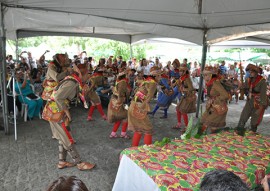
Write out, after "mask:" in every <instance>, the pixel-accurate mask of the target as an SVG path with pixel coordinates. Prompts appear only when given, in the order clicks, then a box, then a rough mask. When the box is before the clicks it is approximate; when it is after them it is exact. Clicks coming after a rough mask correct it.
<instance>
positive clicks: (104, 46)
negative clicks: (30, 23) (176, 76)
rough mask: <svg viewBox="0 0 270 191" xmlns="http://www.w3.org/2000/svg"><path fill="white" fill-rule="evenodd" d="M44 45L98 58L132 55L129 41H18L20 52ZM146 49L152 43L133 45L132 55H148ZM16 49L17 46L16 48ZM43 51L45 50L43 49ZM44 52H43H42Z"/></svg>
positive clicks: (36, 38)
mask: <svg viewBox="0 0 270 191" xmlns="http://www.w3.org/2000/svg"><path fill="white" fill-rule="evenodd" d="M8 44H9V46H13V47H14V46H15V41H8ZM41 45H44V46H46V47H49V49H50V50H52V51H53V52H59V53H64V52H67V53H68V54H70V57H71V56H73V55H74V54H79V53H80V52H82V51H84V50H85V51H86V52H87V56H93V57H94V58H95V59H96V60H98V59H99V58H101V57H105V58H108V57H109V56H111V55H112V56H115V57H118V56H120V55H121V56H122V57H123V60H129V59H130V57H131V52H130V45H129V44H127V43H123V42H119V41H114V40H107V39H99V38H88V37H59V36H54V37H48V36H44V37H31V38H21V39H19V41H18V48H19V52H21V51H22V50H25V49H26V48H34V47H38V46H41ZM146 49H148V50H149V49H152V46H150V45H145V44H143V45H134V46H132V54H133V55H132V56H133V57H135V58H137V59H141V58H145V57H146ZM14 50H15V48H14ZM42 51H43V50H42ZM42 53H43V52H41V54H42ZM10 54H11V53H10Z"/></svg>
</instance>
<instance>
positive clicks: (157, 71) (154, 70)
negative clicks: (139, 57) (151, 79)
mask: <svg viewBox="0 0 270 191" xmlns="http://www.w3.org/2000/svg"><path fill="white" fill-rule="evenodd" d="M150 75H151V76H157V75H161V71H160V69H159V67H157V66H153V67H152V68H150Z"/></svg>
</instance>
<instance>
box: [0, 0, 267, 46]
mask: <svg viewBox="0 0 270 191" xmlns="http://www.w3.org/2000/svg"><path fill="white" fill-rule="evenodd" d="M1 2H2V3H3V5H4V6H6V9H5V12H4V16H5V17H4V19H5V28H6V34H7V37H8V38H10V39H16V37H17V36H16V32H18V31H19V32H18V34H20V31H21V32H22V33H23V35H22V34H21V36H23V37H26V36H33V35H37V34H44V35H45V34H46V33H45V32H50V33H48V34H53V33H54V34H61V33H62V32H63V33H64V34H66V35H67V34H68V33H71V34H77V35H80V34H84V35H85V36H92V35H94V36H95V35H97V36H99V37H102V36H103V35H104V38H109V37H110V36H109V35H111V34H113V35H112V39H114V38H115V39H116V40H121V41H123V42H129V43H133V42H136V41H139V40H141V39H144V38H145V37H172V38H178V39H183V40H186V41H189V42H192V43H195V44H198V45H201V44H202V42H203V35H204V31H205V30H207V41H208V43H209V44H212V43H217V42H221V41H226V40H232V39H237V38H244V37H246V36H253V37H254V39H253V40H255V41H263V42H269V40H270V36H269V33H270V20H269V18H270V1H269V0H260V1H254V0H237V1H235V0H189V1H187V0H167V1H164V0H155V1H153V0H148V1H145V0H114V1H111V0H102V1H101V0H76V1H74V0H46V1H39V0H2V1H1ZM27 32H29V33H27ZM35 32H37V33H35ZM41 32H42V33H41ZM27 34H28V35H27ZM127 37H129V38H127ZM102 38H103V37H102Z"/></svg>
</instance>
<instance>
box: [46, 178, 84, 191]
mask: <svg viewBox="0 0 270 191" xmlns="http://www.w3.org/2000/svg"><path fill="white" fill-rule="evenodd" d="M47 191H89V190H88V189H87V187H86V185H85V184H84V183H83V181H81V180H80V179H79V178H77V177H76V176H61V177H59V178H58V179H57V180H55V181H54V182H53V183H52V184H51V185H50V186H49V188H48V189H47Z"/></svg>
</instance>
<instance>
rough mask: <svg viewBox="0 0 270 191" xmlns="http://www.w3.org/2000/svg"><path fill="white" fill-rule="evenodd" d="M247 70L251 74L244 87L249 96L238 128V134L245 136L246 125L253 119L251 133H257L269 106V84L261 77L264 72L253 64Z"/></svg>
mask: <svg viewBox="0 0 270 191" xmlns="http://www.w3.org/2000/svg"><path fill="white" fill-rule="evenodd" d="M246 70H247V71H249V72H250V76H249V78H248V79H247V80H246V83H245V87H244V88H245V89H246V90H247V91H248V96H247V102H246V105H245V106H244V108H243V111H242V113H241V116H240V120H239V122H238V126H237V133H238V134H239V135H244V133H245V124H246V122H247V120H248V119H249V118H251V120H250V126H251V131H253V132H256V131H257V127H258V125H259V124H260V123H261V121H262V118H263V114H264V111H265V109H266V108H267V106H268V100H267V94H266V89H267V84H266V81H265V79H264V78H263V77H262V76H261V74H262V70H261V69H260V68H259V67H257V66H255V65H252V64H249V65H248V66H247V68H246Z"/></svg>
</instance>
